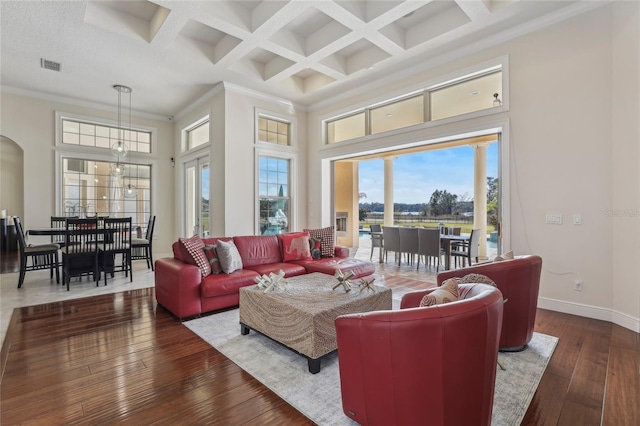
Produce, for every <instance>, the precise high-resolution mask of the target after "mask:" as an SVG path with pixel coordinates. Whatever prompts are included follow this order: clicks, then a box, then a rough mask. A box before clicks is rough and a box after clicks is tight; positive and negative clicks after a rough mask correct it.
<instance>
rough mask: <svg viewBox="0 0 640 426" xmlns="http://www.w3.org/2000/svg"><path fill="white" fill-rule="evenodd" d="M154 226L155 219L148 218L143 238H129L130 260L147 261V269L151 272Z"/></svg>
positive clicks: (152, 217) (153, 217)
mask: <svg viewBox="0 0 640 426" xmlns="http://www.w3.org/2000/svg"><path fill="white" fill-rule="evenodd" d="M155 225H156V217H155V216H151V217H149V223H148V224H147V232H146V234H145V237H144V238H131V260H140V259H144V260H146V261H147V269H149V268H151V270H152V271H153V250H152V244H153V229H154V228H155Z"/></svg>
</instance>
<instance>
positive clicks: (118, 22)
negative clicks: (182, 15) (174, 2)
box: [84, 0, 170, 42]
mask: <svg viewBox="0 0 640 426" xmlns="http://www.w3.org/2000/svg"><path fill="white" fill-rule="evenodd" d="M169 12H170V10H169V9H166V8H164V7H162V6H158V5H157V4H155V3H151V2H149V1H144V0H143V1H90V2H88V3H87V7H86V9H85V15H84V21H85V22H86V23H88V24H91V25H95V26H97V27H100V28H103V29H105V30H108V31H112V32H115V33H118V34H122V35H125V36H127V37H132V38H141V39H143V40H144V41H146V42H151V40H153V38H154V37H155V35H156V33H157V32H158V30H159V29H160V27H161V26H162V24H163V23H164V21H165V20H166V18H167V16H168V15H169Z"/></svg>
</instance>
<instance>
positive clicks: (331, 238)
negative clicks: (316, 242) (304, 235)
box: [303, 226, 336, 257]
mask: <svg viewBox="0 0 640 426" xmlns="http://www.w3.org/2000/svg"><path fill="white" fill-rule="evenodd" d="M303 231H304V232H308V233H309V236H310V237H311V238H318V239H320V240H321V241H322V242H321V248H320V250H321V251H322V257H333V256H334V249H335V246H336V243H335V241H336V237H335V235H336V229H335V226H327V227H326V228H320V229H303Z"/></svg>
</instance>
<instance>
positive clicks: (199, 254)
mask: <svg viewBox="0 0 640 426" xmlns="http://www.w3.org/2000/svg"><path fill="white" fill-rule="evenodd" d="M178 241H180V244H181V245H182V246H183V247H184V248H185V249H186V250H187V253H189V257H188V258H186V259H185V260H186V261H187V263H190V264H192V265H196V266H197V267H198V268H200V273H201V274H202V276H203V277H206V276H207V275H209V274H210V273H211V266H210V265H209V261H208V260H207V256H206V255H205V254H204V243H203V242H202V239H201V238H200V236H199V235H194V236H193V237H191V238H180V239H179V240H178Z"/></svg>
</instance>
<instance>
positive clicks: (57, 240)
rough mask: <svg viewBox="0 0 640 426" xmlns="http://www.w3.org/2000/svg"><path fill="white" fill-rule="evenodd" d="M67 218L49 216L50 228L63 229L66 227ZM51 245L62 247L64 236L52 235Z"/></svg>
mask: <svg viewBox="0 0 640 426" xmlns="http://www.w3.org/2000/svg"><path fill="white" fill-rule="evenodd" d="M66 222H67V218H66V217H64V216H51V227H52V228H56V229H60V230H62V229H64V228H65V226H66ZM51 244H58V245H59V246H60V247H64V234H59V235H52V236H51Z"/></svg>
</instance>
